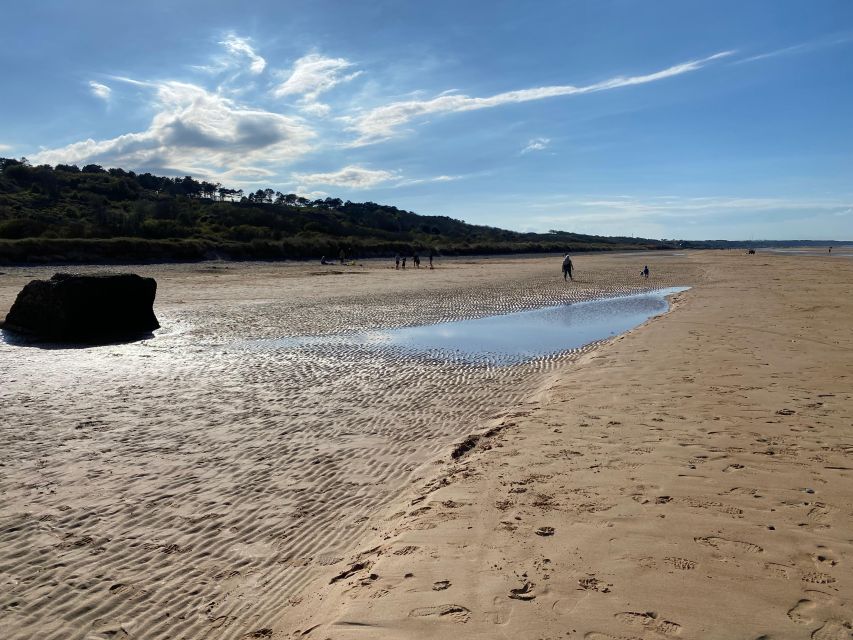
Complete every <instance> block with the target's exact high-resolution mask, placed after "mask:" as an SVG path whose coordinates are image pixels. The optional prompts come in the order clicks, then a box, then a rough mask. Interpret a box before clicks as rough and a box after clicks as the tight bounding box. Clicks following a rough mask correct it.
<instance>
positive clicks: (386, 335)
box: [252, 287, 689, 365]
mask: <svg viewBox="0 0 853 640" xmlns="http://www.w3.org/2000/svg"><path fill="white" fill-rule="evenodd" d="M687 289H689V287H669V288H666V289H658V290H655V291H649V292H644V293H638V294H634V295H627V296H619V297H614V298H602V299H598V300H589V301H585V302H576V303H573V304H566V305H559V306H555V307H546V308H543V309H534V310H532V311H520V312H516V313H507V314H503V315H497V316H488V317H485V318H477V319H474V320H458V321H454V322H442V323H438V324H430V325H420V326H413V327H401V328H397V329H378V330H374V331H367V332H362V333H354V334H342V335H332V336H298V337H292V338H276V339H267V340H258V341H253V343H252V344H254V345H256V346H258V347H262V348H263V347H266V348H269V347H273V348H276V347H278V348H298V347H311V346H321V345H323V346H329V345H350V346H359V347H364V348H375V349H382V350H387V349H389V348H390V349H399V350H400V351H403V352H405V353H406V354H407V355H418V354H420V355H423V356H427V357H431V358H440V359H451V360H455V361H459V362H463V363H470V364H494V365H510V364H518V363H520V362H525V361H527V360H532V359H535V358H541V357H544V356H549V355H553V354H557V353H560V352H563V351H570V350H573V349H578V348H579V347H583V346H585V345H588V344H590V343H592V342H596V341H598V340H603V339H605V338H609V337H611V336H614V335H617V334H620V333H623V332H625V331H627V330H628V329H631V328H633V327H636V326H638V325H640V324H642V323H643V322H645V321H646V320H648V319H649V318H652V317H654V316H657V315H660V314H662V313H664V312H666V311H667V309H668V308H669V303H668V302H667V299H666V298H667V296H670V295H673V294H675V293H679V292H681V291H686V290H687Z"/></svg>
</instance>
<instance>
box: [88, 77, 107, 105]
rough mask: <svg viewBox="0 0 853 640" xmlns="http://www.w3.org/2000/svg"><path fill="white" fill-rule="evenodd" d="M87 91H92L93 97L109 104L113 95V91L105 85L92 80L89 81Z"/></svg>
mask: <svg viewBox="0 0 853 640" xmlns="http://www.w3.org/2000/svg"><path fill="white" fill-rule="evenodd" d="M89 89H90V90H91V91H92V95H93V96H95V97H96V98H100V99H101V100H103V101H104V102H109V101H110V97H111V96H112V94H113V90H112V89H110V88H109V87H108V86H107V85H105V84H101V83H100V82H95V81H94V80H90V81H89Z"/></svg>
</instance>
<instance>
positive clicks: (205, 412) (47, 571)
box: [0, 270, 690, 640]
mask: <svg viewBox="0 0 853 640" xmlns="http://www.w3.org/2000/svg"><path fill="white" fill-rule="evenodd" d="M632 275H633V274H632ZM676 276H677V277H676ZM671 284H690V278H689V277H685V273H684V272H683V270H681V271H679V272H678V273H677V274H675V273H673V274H672V276H671V277H667V274H666V273H662V274H660V277H659V278H658V279H657V280H656V281H655V283H654V285H655V286H656V287H660V286H669V285H671ZM648 288H650V287H648V286H641V285H638V284H637V282H636V280H635V278H622V279H620V277H619V271H618V270H614V271H612V272H607V271H604V272H602V273H600V274H597V275H596V277H595V278H590V279H589V281H588V282H586V283H585V284H584V285H579V286H576V287H572V288H570V287H566V286H564V284H563V282H562V280H557V279H556V278H554V277H553V276H550V275H549V276H545V275H543V276H541V277H539V276H537V277H534V278H527V279H521V280H515V281H507V282H504V283H500V284H494V283H492V284H487V285H477V284H476V283H475V284H472V285H471V286H469V287H462V288H459V289H457V290H453V291H449V292H448V291H445V292H443V293H442V294H441V295H440V296H435V295H432V294H429V293H428V292H427V293H424V292H417V291H402V292H399V293H397V294H395V295H393V296H388V295H385V294H383V295H376V296H365V295H352V296H339V297H337V298H335V299H334V300H333V301H331V302H329V301H328V300H325V301H323V302H321V303H317V302H314V303H311V301H310V300H297V301H296V302H295V303H293V304H288V305H283V304H280V303H264V302H259V303H256V304H244V305H234V306H230V307H228V306H225V307H220V308H218V309H217V312H216V313H211V307H207V308H205V307H203V306H202V307H194V308H191V309H189V310H186V311H180V312H178V311H175V310H174V309H173V310H171V311H169V312H167V313H166V314H163V313H161V322H162V324H163V325H164V326H165V327H168V329H167V330H165V331H164V332H162V334H160V335H158V337H157V338H156V339H154V340H149V341H144V342H139V343H135V344H130V345H119V346H107V347H98V348H93V349H85V350H43V349H36V348H21V347H12V346H9V345H7V344H0V375H2V379H3V381H4V384H3V385H2V387H0V405H2V407H3V420H2V421H0V448H1V449H2V451H3V457H2V460H0V586H2V589H0V628H2V629H3V630H4V637H5V638H10V639H21V640H23V639H25V638H32V637H39V638H42V639H63V640H65V639H77V638H79V639H83V638H124V637H145V638H178V637H188V638H189V637H191V638H242V637H244V636H246V635H247V634H255V637H263V633H264V632H265V630H266V629H268V628H270V627H271V626H273V624H274V622H275V620H276V619H277V616H278V615H280V613H281V611H282V610H283V608H284V607H286V606H287V605H288V602H292V601H295V600H296V599H298V598H299V594H300V591H301V589H302V587H303V586H304V585H305V584H307V583H308V581H310V580H311V579H313V578H315V577H316V576H317V575H318V573H319V572H322V571H325V572H328V571H329V565H333V564H335V563H337V562H339V561H340V559H341V558H344V557H347V555H348V554H350V553H351V552H352V544H353V543H354V541H355V540H357V539H358V538H359V536H361V535H362V534H364V533H365V532H366V531H367V530H368V529H369V528H370V527H371V526H377V523H378V522H380V520H379V519H380V518H383V517H387V514H385V513H384V510H383V505H385V504H387V503H388V501H389V500H390V499H391V498H392V497H393V496H395V495H398V494H400V493H401V492H402V491H405V490H406V489H407V488H408V487H410V486H411V484H412V482H413V480H415V478H417V477H423V476H425V475H426V474H428V467H429V465H430V464H431V463H432V462H434V461H435V460H436V459H438V458H442V457H447V455H448V452H449V448H450V446H451V445H452V444H453V443H454V442H455V441H457V440H458V439H459V437H460V436H462V435H465V434H467V433H470V432H471V431H473V430H476V426H477V425H478V424H480V423H482V422H484V421H485V420H486V419H488V418H490V417H494V416H495V415H497V414H500V413H501V412H502V411H506V410H509V409H510V408H512V407H513V406H514V405H517V404H519V403H521V402H522V401H523V400H524V398H525V397H526V396H527V395H528V394H529V393H530V392H531V391H532V390H533V389H535V388H536V387H537V386H539V385H540V384H541V383H542V381H543V379H544V376H546V375H547V374H548V373H549V372H551V371H553V370H554V368H555V367H556V366H557V365H560V364H563V363H566V362H567V361H570V360H571V358H573V357H575V356H576V355H577V353H578V352H569V353H564V354H558V355H555V356H551V357H547V358H541V359H538V360H534V361H532V362H528V363H526V364H521V365H516V366H511V367H495V366H489V365H488V364H485V365H464V364H460V363H459V362H455V361H453V360H452V359H450V360H442V359H430V358H424V357H422V356H419V355H418V354H407V353H404V352H400V351H398V350H390V349H389V350H384V351H383V350H382V349H376V348H371V349H369V350H368V349H365V348H362V347H359V346H358V345H350V346H345V347H342V346H341V345H325V346H324V345H322V344H320V345H315V346H311V347H306V348H300V349H277V348H269V349H246V348H240V347H239V345H238V342H239V340H245V339H247V338H263V337H282V336H294V335H307V334H312V335H322V334H331V333H339V332H343V331H353V332H354V331H363V330H369V329H376V328H390V327H396V326H404V325H412V324H421V323H425V322H436V321H442V320H459V319H465V318H474V317H482V316H485V315H489V314H494V313H503V312H509V311H517V310H523V309H531V308H536V307H540V306H546V305H553V304H555V303H557V302H561V301H562V302H568V301H572V300H582V299H591V298H594V297H600V296H602V295H603V294H608V295H614V294H625V293H635V292H638V291H641V290H643V289H648ZM579 351H582V350H579ZM21 505H25V508H21ZM258 634H260V635H258Z"/></svg>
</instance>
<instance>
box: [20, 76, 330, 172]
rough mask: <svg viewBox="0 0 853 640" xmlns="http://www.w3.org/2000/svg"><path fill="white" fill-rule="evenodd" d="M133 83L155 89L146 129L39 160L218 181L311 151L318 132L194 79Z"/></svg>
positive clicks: (48, 151)
mask: <svg viewBox="0 0 853 640" xmlns="http://www.w3.org/2000/svg"><path fill="white" fill-rule="evenodd" d="M132 82H134V83H135V84H139V85H141V86H146V87H154V88H155V89H156V101H155V108H156V109H157V113H156V115H155V116H154V118H153V119H152V121H151V124H150V125H149V127H148V128H147V129H146V130H145V131H141V132H137V133H126V134H124V135H121V136H118V137H115V138H109V139H106V140H92V139H88V140H83V141H80V142H75V143H73V144H70V145H68V146H65V147H61V148H57V149H44V150H42V151H40V152H39V153H37V154H35V155H34V156H33V161H34V162H37V163H49V164H56V163H59V162H68V163H76V164H85V163H90V162H94V163H98V164H102V165H106V166H116V167H126V168H131V167H132V168H139V169H147V170H151V171H155V170H159V171H164V172H168V173H184V172H186V173H190V174H193V175H196V176H198V177H204V176H207V177H211V178H213V177H218V176H223V175H233V172H235V171H238V170H240V169H241V168H243V167H247V166H255V167H256V168H264V167H271V166H278V165H281V164H284V163H288V162H291V161H293V160H295V159H296V158H298V157H300V156H302V155H304V154H305V153H307V152H308V151H310V150H311V140H312V138H314V136H315V133H314V131H313V130H312V129H311V128H309V127H308V126H307V125H306V124H305V123H304V122H303V121H302V120H301V119H299V118H294V117H290V116H286V115H282V114H278V113H272V112H269V111H264V110H261V109H255V108H250V107H245V106H241V105H238V104H236V103H235V102H234V101H232V100H230V99H228V98H225V97H223V96H221V95H219V94H216V93H211V92H209V91H207V90H205V89H203V88H202V87H199V86H196V85H192V84H187V83H182V82H174V81H170V82H163V83H159V84H152V83H144V82H139V81H132Z"/></svg>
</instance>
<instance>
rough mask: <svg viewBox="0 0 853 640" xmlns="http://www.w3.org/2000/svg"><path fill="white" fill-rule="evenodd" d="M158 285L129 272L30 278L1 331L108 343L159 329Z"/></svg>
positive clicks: (60, 274) (62, 274) (38, 336)
mask: <svg viewBox="0 0 853 640" xmlns="http://www.w3.org/2000/svg"><path fill="white" fill-rule="evenodd" d="M156 293H157V282H156V281H155V280H154V278H143V277H141V276H138V275H136V274H134V273H120V274H104V275H77V274H71V273H57V274H56V275H54V276H53V277H52V278H51V279H50V280H33V281H32V282H30V283H29V284H28V285H26V286H25V287H24V288H23V289H21V292H20V293H19V294H18V297H17V299H16V300H15V304H13V305H12V309H11V310H10V311H9V314H8V315H7V316H6V322H5V323H3V329H6V330H8V331H15V332H17V333H22V334H26V335H28V336H32V337H34V338H38V339H39V340H50V341H62V342H87V343H98V342H112V341H116V340H123V339H130V338H135V337H139V336H140V335H144V334H147V333H150V332H151V331H153V330H154V329H159V328H160V324H159V323H158V322H157V318H156V316H155V315H154V308H153V307H154V296H155V295H156Z"/></svg>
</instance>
